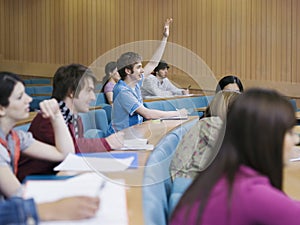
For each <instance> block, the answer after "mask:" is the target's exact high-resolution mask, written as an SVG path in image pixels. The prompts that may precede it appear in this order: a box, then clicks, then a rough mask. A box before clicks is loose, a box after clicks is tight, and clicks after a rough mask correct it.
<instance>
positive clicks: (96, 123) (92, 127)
mask: <svg viewBox="0 0 300 225" xmlns="http://www.w3.org/2000/svg"><path fill="white" fill-rule="evenodd" d="M79 115H80V117H81V119H82V123H83V129H84V135H85V137H87V138H91V137H106V133H107V129H108V121H107V117H106V112H105V111H104V110H103V109H97V110H91V111H89V112H87V113H79Z"/></svg>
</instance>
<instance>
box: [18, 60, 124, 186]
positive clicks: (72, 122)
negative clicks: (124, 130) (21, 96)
mask: <svg viewBox="0 0 300 225" xmlns="http://www.w3.org/2000/svg"><path fill="white" fill-rule="evenodd" d="M95 82H96V78H95V76H94V74H93V73H92V71H91V70H90V69H89V68H87V67H86V66H83V65H81V64H69V65H66V66H61V67H60V68H58V69H57V71H56V73H55V75H54V78H53V92H52V97H53V98H55V99H56V100H57V101H58V103H59V111H60V112H61V113H62V115H63V122H62V123H64V124H67V126H68V128H69V133H70V134H71V137H72V144H73V143H74V145H75V152H76V153H78V152H104V151H109V150H111V149H113V148H120V147H122V146H123V134H120V133H118V134H113V135H110V136H108V137H106V138H84V137H83V124H82V121H81V118H80V116H79V115H78V113H81V112H88V111H89V107H90V102H91V101H93V100H95V93H94V85H95ZM29 131H30V132H32V134H33V136H34V137H35V138H36V139H38V140H40V141H42V142H45V143H48V144H50V145H54V134H55V135H56V133H55V132H54V130H53V129H52V127H51V123H50V120H49V119H47V118H44V117H42V116H41V115H40V114H38V115H37V116H36V117H35V118H34V119H33V120H32V122H31V125H30V128H29ZM70 143H71V142H70ZM56 165H57V164H54V163H50V162H46V161H44V160H37V159H32V158H30V157H25V156H24V157H22V158H21V160H20V163H19V168H20V170H19V173H18V178H19V179H20V180H23V179H24V178H25V176H27V175H30V174H54V173H55V172H54V171H53V168H54V167H55V166H56Z"/></svg>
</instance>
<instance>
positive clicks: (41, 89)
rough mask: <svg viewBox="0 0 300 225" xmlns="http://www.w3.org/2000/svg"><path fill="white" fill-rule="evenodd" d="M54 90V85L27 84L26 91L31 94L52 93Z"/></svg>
mask: <svg viewBox="0 0 300 225" xmlns="http://www.w3.org/2000/svg"><path fill="white" fill-rule="evenodd" d="M52 90H53V87H52V86H26V87H25V92H26V93H27V94H28V95H31V96H32V95H35V94H40V95H42V94H45V95H51V94H52Z"/></svg>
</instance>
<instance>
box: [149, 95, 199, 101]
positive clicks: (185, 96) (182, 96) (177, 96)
mask: <svg viewBox="0 0 300 225" xmlns="http://www.w3.org/2000/svg"><path fill="white" fill-rule="evenodd" d="M199 96H204V95H203V94H189V95H174V96H166V97H163V96H147V97H146V98H144V99H143V101H144V102H154V101H162V100H172V99H178V98H193V97H199Z"/></svg>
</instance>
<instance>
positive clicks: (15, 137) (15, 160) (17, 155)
mask: <svg viewBox="0 0 300 225" xmlns="http://www.w3.org/2000/svg"><path fill="white" fill-rule="evenodd" d="M11 136H12V139H13V141H14V143H15V155H14V158H13V159H12V158H11V151H10V149H9V148H8V144H7V142H6V140H3V139H2V138H0V144H2V145H3V146H4V147H5V148H6V150H7V152H8V154H9V156H10V158H11V160H12V161H13V163H14V174H17V172H18V162H19V159H20V152H21V150H20V139H19V136H18V134H17V132H16V131H14V130H12V131H11Z"/></svg>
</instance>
